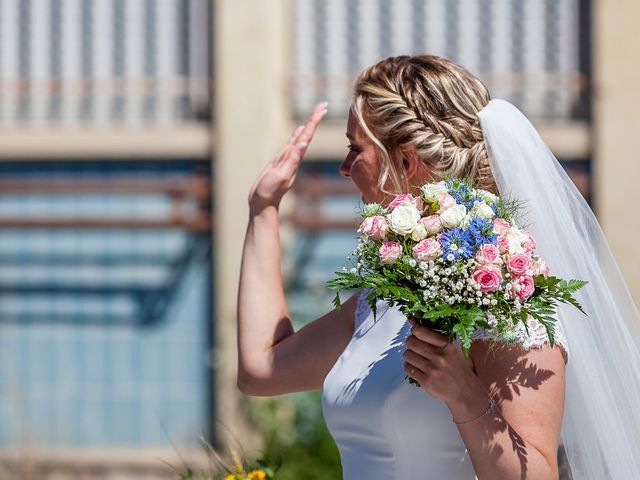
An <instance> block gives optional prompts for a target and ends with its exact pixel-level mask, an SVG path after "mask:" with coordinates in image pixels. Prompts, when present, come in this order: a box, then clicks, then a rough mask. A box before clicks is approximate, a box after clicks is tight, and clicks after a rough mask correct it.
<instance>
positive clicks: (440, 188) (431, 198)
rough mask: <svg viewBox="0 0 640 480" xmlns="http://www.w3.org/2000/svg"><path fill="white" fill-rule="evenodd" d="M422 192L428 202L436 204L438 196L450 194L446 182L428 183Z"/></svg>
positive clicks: (422, 188)
mask: <svg viewBox="0 0 640 480" xmlns="http://www.w3.org/2000/svg"><path fill="white" fill-rule="evenodd" d="M421 190H422V195H423V196H424V199H425V200H426V201H427V202H435V201H436V200H437V199H438V195H440V194H441V193H447V192H448V190H447V187H446V186H445V184H444V182H438V183H427V184H426V185H423V186H422V187H421Z"/></svg>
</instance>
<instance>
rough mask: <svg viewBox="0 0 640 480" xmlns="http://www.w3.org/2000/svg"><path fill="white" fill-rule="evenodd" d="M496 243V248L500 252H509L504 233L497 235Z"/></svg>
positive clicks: (507, 240)
mask: <svg viewBox="0 0 640 480" xmlns="http://www.w3.org/2000/svg"><path fill="white" fill-rule="evenodd" d="M497 243H498V250H499V251H500V253H501V254H504V253H509V239H508V238H507V237H506V235H499V236H498V242H497Z"/></svg>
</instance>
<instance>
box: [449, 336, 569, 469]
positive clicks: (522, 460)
mask: <svg viewBox="0 0 640 480" xmlns="http://www.w3.org/2000/svg"><path fill="white" fill-rule="evenodd" d="M488 348H489V347H488V343H487V342H475V343H474V345H473V347H472V351H471V358H472V359H473V361H474V365H475V369H476V373H477V375H478V378H479V379H480V380H481V383H482V384H483V385H484V387H485V389H486V390H485V391H484V392H482V391H477V392H476V394H475V395H474V394H469V395H468V396H467V401H466V402H465V404H459V405H455V404H452V405H449V408H450V409H451V411H452V414H453V416H454V418H457V419H458V420H462V421H463V420H464V419H467V418H469V419H471V418H475V417H477V415H478V412H482V411H483V410H484V408H485V407H486V405H487V393H486V392H487V390H488V391H489V393H490V394H491V396H492V397H493V398H494V400H495V401H496V402H497V404H498V413H496V414H495V415H493V414H491V415H486V416H484V417H482V418H480V419H478V420H476V421H472V422H470V423H468V424H465V425H460V426H458V431H459V432H460V435H461V437H462V439H463V441H464V443H465V445H466V446H467V450H468V452H469V456H470V457H471V460H472V463H473V466H474V469H475V471H476V475H477V476H478V479H479V480H484V479H491V480H495V479H521V478H536V479H549V480H550V479H557V478H558V464H557V452H558V440H559V438H560V428H561V425H562V415H563V410H564V390H565V364H564V358H563V356H562V353H561V351H560V350H559V348H557V347H556V348H550V347H549V346H548V345H545V346H544V347H543V348H540V349H536V348H534V349H531V350H528V351H526V352H525V351H522V350H521V349H520V348H519V347H517V346H501V347H499V348H496V349H495V351H491V352H489V351H488Z"/></svg>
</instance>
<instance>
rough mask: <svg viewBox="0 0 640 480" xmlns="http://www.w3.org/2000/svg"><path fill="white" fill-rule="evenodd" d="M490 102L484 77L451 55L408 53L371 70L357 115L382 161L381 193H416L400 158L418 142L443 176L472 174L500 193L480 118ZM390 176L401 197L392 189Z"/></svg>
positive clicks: (356, 94)
mask: <svg viewBox="0 0 640 480" xmlns="http://www.w3.org/2000/svg"><path fill="white" fill-rule="evenodd" d="M489 100H490V95H489V91H488V90H487V88H486V86H485V85H484V84H483V83H482V82H481V81H480V80H479V79H478V78H477V77H475V76H474V75H472V74H471V73H469V72H468V71H467V70H466V69H465V68H464V67H462V66H460V65H458V64H456V63H454V62H452V61H451V60H449V59H447V58H445V57H440V56H436V55H414V56H408V55H401V56H397V57H389V58H386V59H384V60H382V61H380V62H378V63H376V64H374V65H372V66H370V67H368V68H366V69H365V70H363V71H362V72H361V73H360V74H359V75H358V77H357V78H356V81H355V84H354V88H353V99H352V103H351V111H352V113H353V115H354V116H355V118H356V119H357V120H358V123H359V124H360V126H361V128H362V129H363V131H364V132H365V133H366V135H367V136H368V137H369V138H370V139H371V140H372V141H373V143H374V144H375V145H376V147H377V149H378V153H379V154H380V157H381V159H382V165H383V167H382V173H381V175H380V178H379V182H378V184H379V187H380V189H381V190H382V191H383V192H385V193H399V192H407V191H409V188H410V187H411V186H410V185H408V183H407V181H406V180H405V179H404V178H403V177H402V176H401V174H400V171H401V167H400V162H399V161H398V157H399V154H400V150H401V148H402V147H406V146H408V145H412V146H414V147H415V149H416V151H417V153H418V156H419V157H420V159H422V161H423V162H425V164H426V165H427V166H428V167H429V169H430V170H431V171H432V172H433V173H434V175H435V176H436V177H440V178H442V177H444V176H452V177H457V178H464V177H469V178H471V179H472V181H473V182H474V183H475V185H476V186H477V187H479V188H483V189H485V190H489V191H491V192H493V193H497V187H496V185H495V181H494V179H493V176H492V175H491V170H490V168H489V162H488V157H487V149H486V147H485V144H484V140H483V136H482V130H481V129H480V121H479V119H478V117H477V113H478V112H479V111H480V110H481V109H482V108H483V107H484V106H485V105H486V104H487V103H488V102H489ZM388 178H391V181H392V184H393V186H394V188H395V189H396V192H388V191H387V190H385V188H384V185H385V183H386V181H387V179H388ZM436 179H438V178H436Z"/></svg>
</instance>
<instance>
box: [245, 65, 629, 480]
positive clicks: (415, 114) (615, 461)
mask: <svg viewBox="0 0 640 480" xmlns="http://www.w3.org/2000/svg"><path fill="white" fill-rule="evenodd" d="M326 108H327V104H326V103H320V104H318V105H317V106H316V107H315V109H314V110H313V112H312V113H311V115H310V117H309V119H308V121H307V123H306V124H305V125H302V126H300V127H298V128H297V129H296V130H295V131H294V132H293V134H292V135H291V138H290V139H289V142H288V143H287V144H286V145H285V147H284V148H283V149H282V151H281V152H280V153H279V154H278V155H277V156H276V157H275V158H274V159H273V160H272V161H271V162H269V163H268V164H267V165H266V167H265V168H264V170H263V171H262V173H261V174H260V176H259V178H258V179H257V180H256V182H255V183H254V185H253V187H252V188H251V191H250V194H249V206H250V216H249V224H248V227H247V232H246V238H245V244H244V251H243V258H242V266H241V275H240V284H239V292H238V347H239V352H238V353H239V357H238V360H239V365H238V367H239V368H238V387H239V388H240V390H241V391H242V392H244V393H246V394H248V395H280V394H284V393H288V392H296V391H303V390H314V389H322V407H323V412H324V416H325V420H326V422H327V425H328V427H329V429H330V431H331V433H332V435H333V437H334V439H335V441H336V443H337V445H338V448H339V450H340V456H341V462H342V468H343V473H344V478H345V479H346V480H358V479H365V478H366V479H370V480H383V479H384V480H387V479H388V480H391V479H407V480H408V479H418V478H421V479H445V480H454V479H474V478H478V479H492V480H494V479H516V478H517V479H521V478H527V479H536V480H538V479H554V478H558V476H559V473H558V462H557V452H558V447H559V443H560V440H562V443H563V444H564V446H565V449H566V454H567V459H568V463H569V465H570V467H571V470H572V472H573V477H574V478H575V479H582V478H585V479H594V480H595V479H598V480H600V479H606V478H612V479H631V478H640V461H638V459H637V456H636V454H637V453H638V451H640V421H639V419H638V416H637V414H636V413H635V411H634V409H637V406H638V405H640V381H639V379H640V354H639V352H638V344H639V343H640V342H639V339H638V337H637V335H638V333H637V329H636V330H635V333H634V331H633V330H632V329H631V328H629V326H630V325H632V324H633V322H635V323H636V324H637V322H638V319H639V315H638V312H637V310H636V309H635V306H634V304H633V301H632V299H631V297H630V295H629V292H628V290H627V288H626V285H625V284H624V281H623V280H622V277H621V275H620V272H619V270H618V269H617V265H616V263H615V261H614V260H613V257H612V256H611V253H610V251H609V249H608V246H607V243H606V240H605V239H604V236H603V234H602V231H601V229H600V227H599V225H598V223H597V221H596V219H595V217H594V216H593V213H592V212H591V210H590V208H589V207H588V206H587V204H586V203H585V202H584V200H583V199H582V197H581V196H580V194H579V193H578V192H577V190H576V189H575V187H574V186H573V184H572V183H571V181H570V180H569V179H568V177H567V176H566V174H565V173H564V171H563V170H562V168H561V167H560V166H559V164H558V162H557V160H556V159H555V157H553V155H552V154H551V152H550V151H549V150H548V149H547V148H546V146H545V145H544V143H543V142H542V140H541V139H540V137H539V135H538V134H537V132H536V131H535V129H534V128H533V126H532V125H531V124H530V123H529V122H528V120H527V119H526V117H524V115H522V113H521V112H520V111H519V110H517V109H516V108H515V107H514V106H513V105H511V104H510V103H508V102H505V101H503V100H497V99H494V100H491V98H490V95H489V92H488V91H487V89H486V87H485V86H484V85H483V83H482V82H481V81H480V80H479V79H478V78H476V77H475V76H473V75H472V74H471V73H469V72H468V71H467V70H465V69H464V68H463V67H461V66H460V65H457V64H455V63H454V62H452V61H450V60H448V59H446V58H443V57H438V56H433V55H418V56H399V57H391V58H387V59H384V60H382V61H380V62H378V63H377V64H375V65H373V66H370V67H368V68H366V69H365V70H364V71H363V72H361V73H360V75H359V76H358V78H357V79H356V82H355V85H354V90H353V98H352V103H351V108H350V111H349V117H348V121H347V132H346V136H347V138H348V139H349V142H350V143H349V147H348V149H349V150H348V153H347V155H346V158H345V160H344V161H343V163H342V165H341V166H340V173H341V174H342V175H343V176H345V177H349V178H351V180H352V181H353V182H354V184H355V185H356V187H357V188H358V189H359V190H360V192H361V193H362V199H363V201H364V202H366V203H371V202H377V203H380V204H383V205H387V204H388V203H389V202H390V201H391V199H392V198H393V196H394V195H395V194H396V193H401V192H402V193H406V192H411V193H414V194H416V195H419V189H418V186H419V185H421V184H424V183H427V182H431V181H437V180H438V179H440V178H442V177H443V176H445V175H448V176H455V177H465V176H470V177H472V179H473V180H474V182H475V183H476V185H477V186H478V187H480V188H484V189H486V190H489V191H492V192H494V193H496V194H500V195H503V196H507V197H511V198H515V199H518V200H521V201H524V202H525V206H526V218H525V220H526V221H527V224H528V225H529V227H528V230H529V231H530V232H531V233H532V234H533V236H534V237H535V238H536V240H537V241H538V248H537V250H538V252H539V253H540V255H541V256H542V257H543V258H545V259H546V260H547V261H548V262H549V264H550V267H551V270H552V273H554V274H555V275H557V276H560V277H563V278H577V279H582V280H587V281H589V282H590V283H589V285H588V286H587V287H585V288H584V289H583V290H584V292H578V294H577V295H576V297H577V298H578V300H579V301H580V303H581V304H582V305H583V306H584V308H585V310H586V312H587V314H588V316H584V315H582V314H581V313H579V312H578V311H577V310H576V309H573V308H563V307H562V306H560V307H559V308H558V314H557V317H558V320H559V321H558V322H557V331H556V343H555V345H554V346H553V347H551V346H550V345H549V343H548V341H547V339H546V334H545V332H544V329H540V328H539V327H541V325H540V324H537V323H536V322H535V321H533V320H530V335H526V334H524V333H523V335H522V337H521V338H520V341H519V342H517V343H515V344H509V345H507V344H493V345H491V339H490V338H486V337H485V336H484V335H482V333H481V332H478V334H477V336H476V340H475V341H474V343H473V345H472V348H471V351H470V355H469V357H465V356H464V354H463V353H462V350H461V348H460V345H459V344H458V343H456V342H448V340H447V338H446V337H444V336H442V335H441V334H439V333H437V332H435V331H433V330H431V329H429V328H427V327H425V326H417V325H415V322H414V321H413V319H409V320H410V321H409V322H407V318H406V317H404V316H403V315H402V314H401V313H400V312H399V311H398V310H397V309H395V308H390V307H389V306H388V305H385V304H384V303H382V302H379V304H378V305H377V309H378V317H377V321H374V319H373V315H372V313H371V309H370V307H369V305H368V303H367V302H366V300H365V296H366V295H365V294H366V292H365V291H360V292H356V293H355V294H354V295H353V296H352V297H351V298H349V300H348V301H346V302H345V303H344V304H343V306H342V308H341V309H339V310H333V311H330V312H329V313H327V314H325V315H324V316H322V317H320V318H318V319H317V320H315V321H313V322H311V323H309V324H307V325H305V326H304V327H303V328H301V329H299V330H298V331H294V329H293V327H292V323H291V321H290V318H289V312H288V309H287V305H286V302H285V296H284V292H283V288H282V279H281V273H280V243H279V233H278V228H279V225H278V223H279V216H278V215H279V214H278V208H279V204H280V201H281V199H282V197H283V195H284V194H285V193H286V192H287V191H288V190H289V189H290V188H291V186H292V184H293V182H294V180H295V177H296V173H297V169H298V165H299V163H300V160H301V158H302V156H303V154H304V152H305V150H306V148H307V147H308V145H309V142H310V141H311V139H312V138H313V134H314V132H315V130H316V127H317V125H318V123H319V122H320V121H321V119H322V117H323V116H324V115H325V113H326ZM634 335H635V337H634ZM405 375H410V376H411V377H413V378H414V379H416V380H417V381H418V382H419V384H420V387H421V388H416V387H414V386H412V385H410V384H409V383H408V382H407V381H406V380H405Z"/></svg>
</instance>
